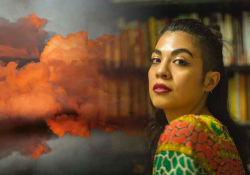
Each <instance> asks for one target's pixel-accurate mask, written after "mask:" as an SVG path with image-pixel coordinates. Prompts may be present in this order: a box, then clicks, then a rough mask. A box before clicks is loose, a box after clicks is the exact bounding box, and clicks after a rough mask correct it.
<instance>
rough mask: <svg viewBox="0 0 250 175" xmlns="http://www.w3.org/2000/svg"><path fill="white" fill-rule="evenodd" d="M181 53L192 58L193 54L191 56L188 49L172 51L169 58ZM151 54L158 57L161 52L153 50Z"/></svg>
mask: <svg viewBox="0 0 250 175" xmlns="http://www.w3.org/2000/svg"><path fill="white" fill-rule="evenodd" d="M182 52H184V53H187V54H189V55H190V56H191V57H192V58H194V57H193V54H192V53H191V52H190V51H189V50H188V49H185V48H179V49H175V50H173V51H172V52H171V56H173V55H178V54H179V53H182ZM152 53H156V54H158V55H162V53H161V51H160V50H158V49H154V51H153V52H152Z"/></svg>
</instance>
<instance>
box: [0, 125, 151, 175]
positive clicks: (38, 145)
mask: <svg viewBox="0 0 250 175" xmlns="http://www.w3.org/2000/svg"><path fill="white" fill-rule="evenodd" d="M145 141H146V139H145V137H143V136H141V135H137V136H128V135H126V134H125V132H124V131H115V132H111V133H107V132H105V131H103V130H100V129H94V130H92V131H91V136H90V137H87V138H82V137H79V136H70V135H69V134H68V133H66V134H65V135H64V136H63V137H58V136H57V135H55V134H53V133H52V132H51V131H50V130H49V128H48V127H47V126H46V124H45V123H43V122H38V123H36V124H34V123H33V124H32V125H30V124H29V125H22V126H21V127H15V128H14V129H11V130H5V131H2V132H1V137H0V143H1V146H0V174H1V175H8V174H10V175H12V174H14V175H19V174H20V175H21V174H25V175H29V174H31V175H37V174H41V175H46V174H54V175H59V174H60V175H61V174H62V175H64V174H67V175H70V174H87V175H88V174H116V175H118V174H119V175H120V174H140V173H141V172H142V170H143V163H144V158H145V157H144V144H145Z"/></svg>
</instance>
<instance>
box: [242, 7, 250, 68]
mask: <svg viewBox="0 0 250 175" xmlns="http://www.w3.org/2000/svg"><path fill="white" fill-rule="evenodd" d="M242 38H243V53H244V57H245V59H246V64H247V65H250V12H247V11H243V12H242Z"/></svg>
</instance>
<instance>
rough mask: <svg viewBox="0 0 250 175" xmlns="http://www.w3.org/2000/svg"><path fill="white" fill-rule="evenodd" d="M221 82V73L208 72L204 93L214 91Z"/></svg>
mask: <svg viewBox="0 0 250 175" xmlns="http://www.w3.org/2000/svg"><path fill="white" fill-rule="evenodd" d="M219 81H220V73H219V72H212V71H210V72H208V73H207V74H206V78H205V82H204V91H206V92H210V91H212V90H213V89H214V88H215V87H216V85H217V84H218V83H219Z"/></svg>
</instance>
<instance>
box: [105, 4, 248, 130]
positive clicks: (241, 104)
mask: <svg viewBox="0 0 250 175" xmlns="http://www.w3.org/2000/svg"><path fill="white" fill-rule="evenodd" d="M108 3H109V5H110V6H111V7H112V9H113V13H114V14H116V16H117V21H119V18H123V21H122V25H121V23H119V22H117V21H116V22H114V23H117V31H118V32H117V35H118V36H121V38H122V37H127V35H129V36H130V34H127V35H125V34H124V33H125V32H124V33H122V32H123V31H124V30H126V29H131V28H133V29H135V30H136V29H138V31H139V26H140V27H141V28H143V25H144V27H145V26H147V27H148V28H147V30H148V31H146V32H148V33H149V35H150V32H152V31H150V30H151V29H150V27H149V26H150V25H151V24H152V23H151V24H150V18H151V17H153V18H154V19H153V23H154V25H156V26H155V28H162V26H164V25H163V24H160V25H159V23H161V21H163V20H166V18H167V21H171V20H172V19H175V18H196V19H200V20H202V22H204V21H205V20H204V19H205V18H208V19H209V20H210V24H211V23H212V24H215V23H216V24H218V25H219V26H221V27H222V28H221V31H222V34H223V37H225V38H223V39H225V40H227V41H230V43H229V45H227V46H226V47H230V45H231V47H230V48H229V49H228V52H227V51H225V54H224V51H223V54H224V55H227V56H228V55H230V54H231V57H232V58H230V61H228V60H229V59H225V60H224V62H225V61H226V62H227V63H226V64H225V66H226V71H227V73H228V78H229V91H230V94H229V98H231V99H230V100H231V101H232V102H233V103H235V105H233V108H234V109H233V112H232V113H233V115H234V116H236V120H237V121H239V122H240V123H241V124H243V125H244V126H246V127H248V128H250V125H249V122H250V100H248V99H250V83H249V81H250V58H248V57H250V56H249V55H250V49H249V47H250V43H249V42H248V41H247V39H246V38H247V37H248V36H249V35H248V34H246V31H248V30H250V25H249V24H250V10H249V9H250V1H249V0H202V1H200V0H190V1H186V0H179V1H174V0H154V1H153V0H108ZM243 11H244V12H247V17H244V18H243ZM186 14H187V15H186ZM190 14H191V15H190ZM197 14H198V15H197ZM197 16H198V17H197ZM215 18H216V20H215ZM151 22H152V21H151ZM165 22H166V21H165ZM130 23H131V24H130ZM132 23H133V24H132ZM162 23H164V22H162ZM248 23H249V24H248ZM246 24H247V25H248V26H247V27H246V26H244V25H246ZM158 25H159V26H158ZM135 26H136V27H135ZM223 27H224V28H223ZM229 28H230V30H231V31H230V30H229ZM142 30H144V29H142ZM155 30H156V31H155V35H157V33H158V32H159V30H158V29H155ZM228 30H229V31H228ZM230 32H231V33H230ZM128 33H129V32H128ZM132 33H133V32H132ZM238 33H239V34H238ZM247 33H248V32H247ZM138 35H140V34H138ZM144 35H145V34H143V33H141V37H142V36H144ZM138 37H139V36H138ZM147 39H148V41H149V43H150V42H151V39H152V36H148V38H147ZM134 40H136V41H137V40H138V39H134ZM139 40H140V39H139ZM142 40H143V39H142ZM248 40H250V36H249V39H248ZM133 44H134V45H133ZM133 44H131V45H130V46H128V45H125V46H126V47H128V48H130V49H131V48H133V47H134V46H137V45H138V43H133ZM140 44H141V45H143V42H141V43H139V45H140ZM150 44H151V43H150ZM152 45H153V44H151V46H142V47H151V49H152ZM248 45H249V46H248ZM121 48H122V47H121ZM128 48H126V49H128ZM113 49H114V50H116V49H115V47H113ZM151 49H150V50H151ZM128 50H129V49H128ZM248 50H249V51H248ZM121 52H122V51H121ZM133 54H135V55H134V56H135V57H136V56H137V55H136V54H138V53H136V51H133V53H132V55H131V53H130V57H131V56H132V58H133ZM149 54H150V51H149V52H147V53H143V56H141V57H143V59H145V58H149V57H150V55H149ZM121 55H122V53H121ZM228 57H229V56H228ZM133 64H134V63H133ZM133 64H132V65H130V66H122V65H121V67H119V68H112V67H109V69H105V70H103V73H104V74H105V75H107V76H108V77H111V78H113V79H114V80H115V79H116V80H118V79H128V81H136V80H138V81H141V82H142V83H144V84H146V83H147V72H148V68H149V66H147V65H146V66H145V65H144V66H141V67H140V66H138V65H133ZM147 64H148V63H147ZM247 89H249V90H248V91H247ZM243 110H244V111H243ZM149 116H150V114H149Z"/></svg>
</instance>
